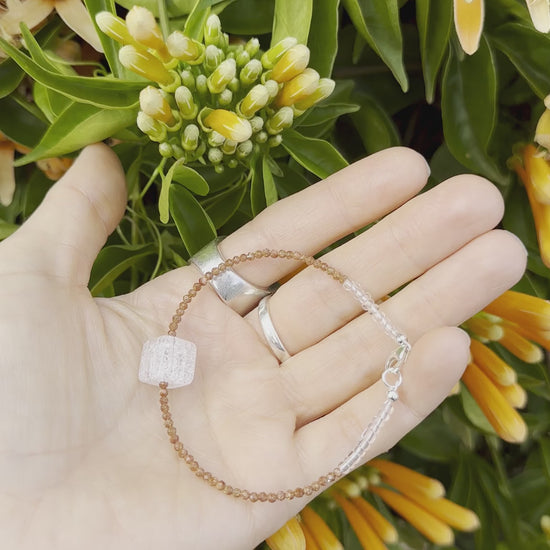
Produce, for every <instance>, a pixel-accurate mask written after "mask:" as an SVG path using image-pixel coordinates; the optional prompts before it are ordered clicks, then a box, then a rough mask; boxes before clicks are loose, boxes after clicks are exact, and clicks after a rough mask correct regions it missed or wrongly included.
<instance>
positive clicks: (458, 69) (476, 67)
mask: <svg viewBox="0 0 550 550" xmlns="http://www.w3.org/2000/svg"><path fill="white" fill-rule="evenodd" d="M480 75H483V78H480ZM496 91H497V81H496V70H495V63H494V59H493V54H492V52H491V49H490V48H489V45H488V44H487V41H486V40H485V39H482V40H481V43H480V46H479V50H478V51H477V52H476V53H475V54H474V55H471V56H466V57H465V58H464V59H463V60H462V61H460V60H459V59H458V56H457V54H456V53H455V52H453V51H452V49H451V52H450V55H449V59H448V61H447V65H446V67H445V73H444V75H443V83H442V104H441V110H442V117H443V132H444V134H445V140H446V142H447V146H448V147H449V150H450V151H451V153H452V154H453V155H454V156H455V157H456V159H457V160H458V161H459V162H460V163H461V164H463V165H464V166H466V167H467V168H469V169H470V170H473V171H475V172H478V173H481V174H483V175H484V176H486V177H488V178H489V179H492V180H494V181H495V182H498V181H500V180H504V179H506V177H507V176H506V175H504V174H502V172H501V171H500V169H499V168H498V166H497V165H496V163H495V161H494V160H493V159H492V158H490V157H489V155H488V153H487V147H488V144H489V141H490V139H491V136H492V134H493V130H494V127H495V119H496Z"/></svg>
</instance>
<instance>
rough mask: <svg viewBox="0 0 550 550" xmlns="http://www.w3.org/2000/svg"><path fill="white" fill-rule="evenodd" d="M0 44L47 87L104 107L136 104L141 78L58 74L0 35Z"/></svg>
mask: <svg viewBox="0 0 550 550" xmlns="http://www.w3.org/2000/svg"><path fill="white" fill-rule="evenodd" d="M0 46H1V47H2V48H3V49H4V50H5V51H6V53H8V54H9V55H10V56H11V57H12V58H13V60H14V61H15V62H16V63H17V64H18V65H19V66H20V67H21V68H22V69H23V70H24V71H25V72H26V73H27V74H28V75H29V76H30V77H32V78H33V79H34V80H36V81H37V82H40V83H41V84H43V85H44V86H46V87H47V88H51V89H52V90H55V91H57V92H59V93H61V94H64V95H66V96H67V97H70V98H71V99H74V100H75V101H79V102H82V103H90V104H92V105H97V106H101V107H105V108H107V109H123V108H127V107H131V106H134V105H136V104H137V101H138V94H139V92H140V90H141V89H142V88H143V87H144V83H143V82H134V81H128V80H124V81H122V80H115V79H113V78H102V77H94V78H89V77H83V76H61V75H59V74H56V73H55V72H52V71H49V70H46V69H44V68H42V67H41V66H40V65H38V63H36V62H35V61H33V60H32V59H31V58H30V57H28V56H26V55H25V54H24V53H22V52H21V51H19V50H18V49H17V48H15V47H13V46H12V45H11V44H9V43H8V42H6V41H5V40H4V39H2V38H0Z"/></svg>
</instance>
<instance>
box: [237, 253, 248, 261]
mask: <svg viewBox="0 0 550 550" xmlns="http://www.w3.org/2000/svg"><path fill="white" fill-rule="evenodd" d="M239 260H240V261H241V262H246V260H248V256H247V255H246V254H241V255H240V256H239Z"/></svg>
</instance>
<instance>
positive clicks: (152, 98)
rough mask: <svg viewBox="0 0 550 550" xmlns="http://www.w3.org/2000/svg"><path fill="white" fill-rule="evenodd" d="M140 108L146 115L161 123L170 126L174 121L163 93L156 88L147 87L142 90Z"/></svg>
mask: <svg viewBox="0 0 550 550" xmlns="http://www.w3.org/2000/svg"><path fill="white" fill-rule="evenodd" d="M139 106H140V107H141V110H142V111H143V112H144V113H146V114H148V115H149V116H151V117H153V118H156V119H157V120H160V121H161V122H166V123H167V124H170V123H171V122H172V121H173V120H174V117H173V116H172V110H171V109H170V105H169V104H168V101H166V99H165V98H164V96H163V95H162V92H161V91H160V90H159V89H158V88H155V87H154V86H147V87H146V88H143V90H141V92H140V94H139Z"/></svg>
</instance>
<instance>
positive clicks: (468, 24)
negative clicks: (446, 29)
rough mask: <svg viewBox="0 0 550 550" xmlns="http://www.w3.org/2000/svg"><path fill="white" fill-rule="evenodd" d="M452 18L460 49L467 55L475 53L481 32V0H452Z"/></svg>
mask: <svg viewBox="0 0 550 550" xmlns="http://www.w3.org/2000/svg"><path fill="white" fill-rule="evenodd" d="M454 18H455V28H456V33H457V35H458V40H459V41H460V45H461V46H462V49H463V50H464V51H465V52H466V53H467V54H468V55H471V54H473V53H475V52H476V51H477V49H478V48H479V41H480V38H481V31H482V30H483V18H484V2H483V0H454Z"/></svg>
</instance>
